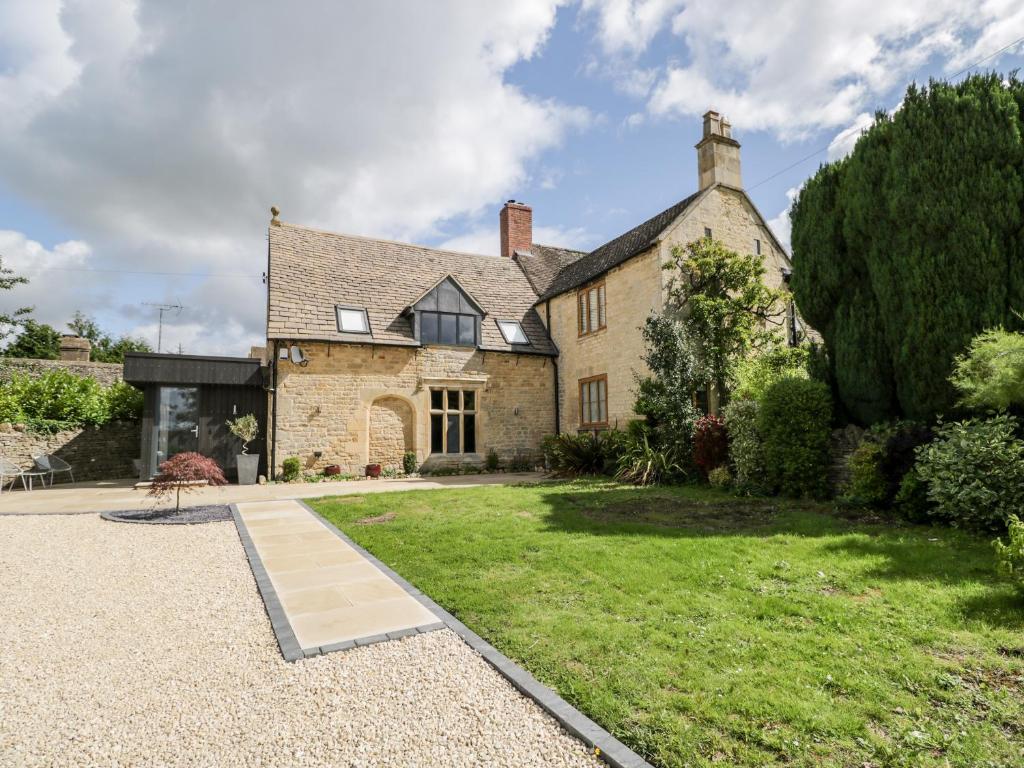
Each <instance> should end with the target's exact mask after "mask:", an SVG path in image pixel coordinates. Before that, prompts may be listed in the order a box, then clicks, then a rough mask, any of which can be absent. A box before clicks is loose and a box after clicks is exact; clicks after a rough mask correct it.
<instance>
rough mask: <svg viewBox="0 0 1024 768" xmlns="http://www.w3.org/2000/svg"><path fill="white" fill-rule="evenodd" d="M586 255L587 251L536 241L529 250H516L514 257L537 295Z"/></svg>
mask: <svg viewBox="0 0 1024 768" xmlns="http://www.w3.org/2000/svg"><path fill="white" fill-rule="evenodd" d="M586 255H587V252H586V251H574V250H572V249H571V248H558V247H556V246H553V245H538V244H537V243H534V244H533V245H531V246H530V250H529V251H526V252H523V251H516V253H515V255H514V256H513V257H512V258H513V259H515V260H516V261H518V262H519V264H520V266H521V267H522V268H523V272H525V273H526V279H527V280H529V281H530V285H532V286H533V290H534V291H535V292H536V293H537V295H538V296H543V295H544V294H545V293H546V292H547V290H548V289H549V288H550V287H551V284H552V283H553V282H554V281H555V278H556V277H558V273H559V272H561V271H562V270H563V269H565V268H566V267H567V266H569V265H570V264H572V263H573V262H574V261H578V260H579V259H582V258H583V257H584V256H586Z"/></svg>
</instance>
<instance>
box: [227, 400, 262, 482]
mask: <svg viewBox="0 0 1024 768" xmlns="http://www.w3.org/2000/svg"><path fill="white" fill-rule="evenodd" d="M228 429H229V430H231V434H233V435H234V436H235V437H237V438H238V439H239V440H241V441H242V452H241V453H240V454H238V456H237V457H236V458H237V459H238V484H239V485H255V484H256V476H257V475H258V474H259V469H260V455H259V454H258V453H249V450H248V448H249V443H251V442H252V441H253V440H255V439H256V435H258V434H259V432H260V423H259V421H257V420H256V415H255V414H252V413H247V414H245V416H239V417H238V418H237V419H235V420H234V421H231V420H230V419H229V420H228Z"/></svg>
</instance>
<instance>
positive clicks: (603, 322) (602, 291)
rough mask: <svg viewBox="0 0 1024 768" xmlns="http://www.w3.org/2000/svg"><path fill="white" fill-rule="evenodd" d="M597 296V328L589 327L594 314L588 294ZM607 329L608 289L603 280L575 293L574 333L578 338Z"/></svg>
mask: <svg viewBox="0 0 1024 768" xmlns="http://www.w3.org/2000/svg"><path fill="white" fill-rule="evenodd" d="M591 292H596V296H597V327H596V328H593V327H591V323H590V318H591V316H592V315H593V313H594V308H593V307H592V305H591V301H590V294H591ZM607 327H608V288H607V286H606V284H605V281H604V280H598V281H597V282H594V283H590V284H589V285H585V286H583V287H582V288H580V289H578V290H577V291H576V332H577V335H578V336H580V337H583V336H591V335H593V334H595V333H600V332H601V331H603V330H604V329H605V328H607Z"/></svg>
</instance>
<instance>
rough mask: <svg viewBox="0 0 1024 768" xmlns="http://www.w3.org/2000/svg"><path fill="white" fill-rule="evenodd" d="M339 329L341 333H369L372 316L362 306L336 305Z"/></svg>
mask: <svg viewBox="0 0 1024 768" xmlns="http://www.w3.org/2000/svg"><path fill="white" fill-rule="evenodd" d="M334 309H335V311H336V312H337V314H338V330H339V331H340V332H341V333H369V332H370V318H369V316H368V315H367V314H366V310H365V309H363V308H362V307H343V306H340V305H339V306H336V307H335V308H334Z"/></svg>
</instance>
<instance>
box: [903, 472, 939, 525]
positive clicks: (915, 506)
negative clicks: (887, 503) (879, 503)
mask: <svg viewBox="0 0 1024 768" xmlns="http://www.w3.org/2000/svg"><path fill="white" fill-rule="evenodd" d="M933 506H934V505H933V504H932V502H931V501H930V500H929V498H928V483H926V482H925V481H924V480H922V479H921V476H920V475H919V474H917V470H916V469H913V468H912V469H911V470H910V471H909V472H907V473H906V474H905V475H903V479H902V480H901V481H900V487H899V490H898V491H897V492H896V496H895V498H894V499H893V509H895V510H896V512H898V513H899V514H900V516H902V517H905V518H906V519H907V520H910V521H911V522H913V523H924V522H927V521H928V520H929V518H930V517H931V510H932V507H933Z"/></svg>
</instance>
